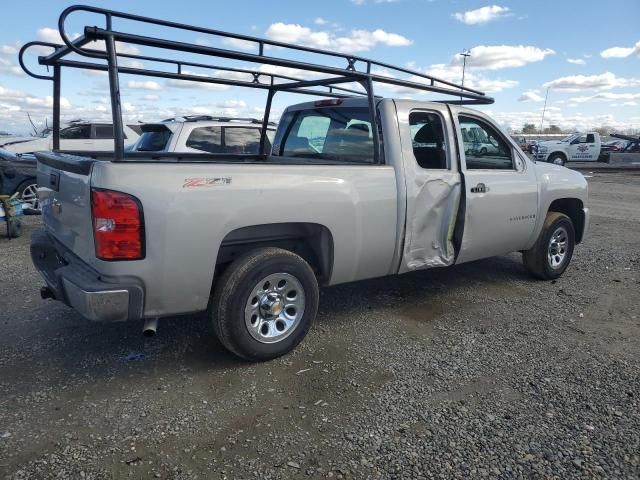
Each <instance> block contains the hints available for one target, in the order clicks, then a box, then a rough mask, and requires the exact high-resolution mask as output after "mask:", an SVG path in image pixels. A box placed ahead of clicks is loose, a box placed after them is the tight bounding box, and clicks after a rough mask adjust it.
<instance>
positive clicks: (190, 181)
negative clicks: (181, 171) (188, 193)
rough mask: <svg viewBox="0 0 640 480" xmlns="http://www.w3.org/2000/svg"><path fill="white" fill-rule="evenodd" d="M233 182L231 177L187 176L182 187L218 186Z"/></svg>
mask: <svg viewBox="0 0 640 480" xmlns="http://www.w3.org/2000/svg"><path fill="white" fill-rule="evenodd" d="M229 184H231V177H194V178H185V179H184V183H183V184H182V188H191V187H217V186H220V185H229Z"/></svg>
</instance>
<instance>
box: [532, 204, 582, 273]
mask: <svg viewBox="0 0 640 480" xmlns="http://www.w3.org/2000/svg"><path fill="white" fill-rule="evenodd" d="M563 234H564V235H563ZM562 238H564V246H562V242H560V240H562ZM575 238H576V235H575V230H574V228H573V222H571V219H570V218H569V217H567V216H566V215H565V214H563V213H558V212H549V213H547V217H546V218H545V220H544V225H543V226H542V231H541V232H540V235H539V236H538V240H536V243H535V244H534V245H533V247H531V249H529V250H526V251H524V252H523V254H522V260H523V263H524V266H525V267H526V269H527V270H528V271H529V273H530V274H531V275H533V276H534V277H536V278H539V279H541V280H553V279H556V278H558V277H559V276H560V275H562V274H563V273H564V271H565V270H566V269H567V267H568V266H569V263H570V262H571V257H572V256H573V250H574V247H575ZM554 252H556V253H557V254H556V255H553V253H554Z"/></svg>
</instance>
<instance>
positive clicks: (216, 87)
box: [167, 70, 246, 91]
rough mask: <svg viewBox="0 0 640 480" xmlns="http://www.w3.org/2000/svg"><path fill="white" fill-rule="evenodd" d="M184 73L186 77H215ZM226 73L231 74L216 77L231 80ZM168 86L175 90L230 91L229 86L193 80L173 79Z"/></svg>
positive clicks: (204, 74)
mask: <svg viewBox="0 0 640 480" xmlns="http://www.w3.org/2000/svg"><path fill="white" fill-rule="evenodd" d="M182 73H183V74H185V75H193V76H195V77H205V78H213V77H214V76H212V75H208V74H206V73H197V72H192V71H189V70H182ZM225 73H231V72H220V75H215V77H221V78H230V77H229V76H228V75H226V76H225ZM242 75H246V74H242ZM167 85H168V86H170V87H175V88H200V89H202V90H211V91H222V90H228V89H229V86H228V85H222V84H219V83H206V82H197V81H191V80H176V79H173V78H172V79H169V80H167Z"/></svg>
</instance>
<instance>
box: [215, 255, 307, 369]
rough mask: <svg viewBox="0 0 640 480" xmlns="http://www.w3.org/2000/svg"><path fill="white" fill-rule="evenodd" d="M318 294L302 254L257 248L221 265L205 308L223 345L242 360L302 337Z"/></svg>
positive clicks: (272, 352)
mask: <svg viewBox="0 0 640 480" xmlns="http://www.w3.org/2000/svg"><path fill="white" fill-rule="evenodd" d="M318 300H319V289H318V282H317V280H316V277H315V275H314V273H313V270H312V269H311V267H310V266H309V264H308V263H307V262H305V261H304V259H302V258H301V257H300V256H298V255H296V254H295V253H293V252H290V251H287V250H282V249H279V248H259V249H256V250H254V251H251V252H249V253H247V254H246V255H244V256H242V257H240V258H238V259H237V260H236V261H234V262H233V263H232V264H231V265H230V266H229V267H228V268H227V270H226V272H225V273H224V274H223V276H222V277H221V278H220V280H219V281H218V285H217V287H216V288H215V293H214V295H213V299H212V301H211V309H210V313H211V316H212V321H213V328H214V331H215V333H216V335H217V336H218V339H219V340H220V342H221V343H222V344H223V345H224V347H225V348H227V349H228V350H229V351H231V352H233V353H235V354H236V355H238V356H239V357H241V358H243V359H245V360H250V361H264V360H270V359H273V358H276V357H279V356H281V355H284V354H285V353H288V352H289V351H291V350H293V349H294V348H295V347H296V346H297V345H298V344H299V343H300V342H301V341H302V339H303V338H304V337H305V336H306V335H307V333H308V332H309V329H310V328H311V324H312V323H313V320H314V319H315V316H316V312H317V310H318Z"/></svg>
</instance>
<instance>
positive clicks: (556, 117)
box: [491, 107, 633, 131]
mask: <svg viewBox="0 0 640 480" xmlns="http://www.w3.org/2000/svg"><path fill="white" fill-rule="evenodd" d="M541 115H542V112H541V111H540V110H527V111H518V112H501V111H493V112H491V116H492V118H494V119H495V120H496V121H497V122H498V123H500V124H501V125H503V126H505V127H507V128H510V129H513V130H519V129H521V128H522V126H523V125H524V124H525V123H533V124H534V125H536V126H538V125H540V119H541ZM632 121H633V117H631V118H627V119H625V120H623V119H620V116H619V115H616V116H614V115H612V114H608V113H604V114H599V115H585V114H583V113H581V112H577V113H573V114H570V115H567V114H564V113H563V112H562V111H561V110H560V109H557V110H556V109H554V108H553V107H547V111H546V113H545V116H544V126H545V127H547V126H549V125H558V126H559V127H560V128H562V129H563V130H565V131H578V130H590V129H593V128H597V127H601V126H604V125H608V126H612V127H614V128H616V129H617V130H621V131H623V130H626V129H630V128H632V126H633V125H632V123H631V122H632Z"/></svg>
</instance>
